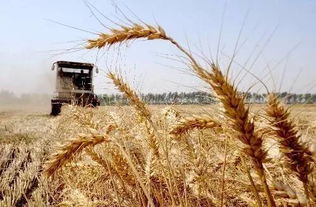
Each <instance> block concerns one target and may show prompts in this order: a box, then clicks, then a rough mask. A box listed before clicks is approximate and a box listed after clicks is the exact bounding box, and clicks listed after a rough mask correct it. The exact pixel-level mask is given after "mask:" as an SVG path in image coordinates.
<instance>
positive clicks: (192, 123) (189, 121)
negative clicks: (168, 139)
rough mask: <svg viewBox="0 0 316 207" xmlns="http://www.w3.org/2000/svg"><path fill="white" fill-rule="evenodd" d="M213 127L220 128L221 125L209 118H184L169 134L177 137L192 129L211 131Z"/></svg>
mask: <svg viewBox="0 0 316 207" xmlns="http://www.w3.org/2000/svg"><path fill="white" fill-rule="evenodd" d="M215 127H221V125H220V124H219V123H218V122H216V121H214V120H213V119H211V118H209V117H198V116H193V117H186V118H183V119H181V120H179V121H178V123H177V124H176V125H175V126H174V128H173V129H172V130H171V131H170V132H169V134H171V135H174V136H177V137H179V136H181V135H183V134H185V133H188V132H189V131H191V130H193V129H211V128H215Z"/></svg>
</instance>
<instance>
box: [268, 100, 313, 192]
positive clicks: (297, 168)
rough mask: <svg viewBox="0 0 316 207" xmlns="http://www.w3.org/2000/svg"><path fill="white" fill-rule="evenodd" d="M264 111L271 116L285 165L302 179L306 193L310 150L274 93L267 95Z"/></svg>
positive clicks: (310, 163)
mask: <svg viewBox="0 0 316 207" xmlns="http://www.w3.org/2000/svg"><path fill="white" fill-rule="evenodd" d="M266 113H267V115H268V117H270V118H271V120H270V125H271V126H272V127H273V131H274V132H275V134H276V135H277V136H278V142H279V146H280V150H281V152H282V153H283V154H284V156H285V157H286V161H287V166H288V167H289V169H291V170H292V171H293V172H294V173H295V174H296V176H297V177H298V179H299V180H300V181H302V183H303V185H304V189H305V194H306V196H307V198H309V193H308V175H309V174H310V173H311V172H312V169H313V166H312V164H313V163H314V160H313V158H312V152H311V151H310V150H309V149H308V147H306V146H305V144H304V143H302V142H301V140H300V138H301V136H300V134H299V132H298V130H297V127H296V125H295V124H294V123H293V121H292V120H290V119H289V115H290V112H289V111H288V109H286V108H285V107H284V106H283V105H282V104H281V102H280V100H279V99H278V97H277V96H276V95H275V94H270V95H269V96H268V103H267V107H266Z"/></svg>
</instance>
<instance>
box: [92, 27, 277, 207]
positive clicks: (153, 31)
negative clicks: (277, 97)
mask: <svg viewBox="0 0 316 207" xmlns="http://www.w3.org/2000/svg"><path fill="white" fill-rule="evenodd" d="M139 38H147V39H161V40H167V41H169V42H170V43H172V44H173V45H175V46H176V47H177V48H178V49H179V50H180V51H181V52H182V53H183V54H184V55H185V56H186V57H187V58H188V59H189V61H190V64H191V67H192V69H193V71H194V72H195V73H196V74H197V75H198V77H199V78H201V79H202V80H203V81H205V82H206V83H208V84H209V85H210V86H211V87H212V88H213V90H214V91H215V93H216V94H217V95H218V97H219V98H220V100H221V102H222V103H223V105H224V108H225V114H226V116H227V117H229V118H230V119H231V120H232V123H233V124H232V125H233V128H234V130H235V131H236V132H237V134H238V135H237V138H238V139H239V140H240V141H241V142H242V143H244V144H245V146H246V147H245V148H244V152H245V153H246V154H247V155H248V156H249V157H250V158H251V159H252V161H253V163H254V167H255V169H256V171H257V174H258V175H259V177H260V179H261V182H262V184H263V187H264V190H265V193H266V195H267V199H268V206H271V207H274V206H276V205H275V202H274V199H273V196H272V194H271V191H270V189H269V187H268V184H267V180H266V177H265V173H264V169H263V162H264V161H265V160H266V155H267V153H266V151H265V150H264V149H263V146H262V137H261V136H260V135H259V134H258V133H256V132H255V126H254V123H253V121H251V120H250V119H249V117H248V116H249V111H248V108H247V107H246V106H245V104H244V100H243V97H242V96H240V95H239V94H238V92H237V89H236V88H235V87H234V86H233V85H232V84H230V83H229V82H228V81H227V78H226V77H225V76H224V75H223V74H222V72H221V71H220V69H219V68H218V67H217V66H215V65H212V72H208V71H206V70H205V69H204V68H203V67H201V66H200V64H199V63H198V62H197V61H196V60H195V58H194V57H193V56H192V55H191V53H190V52H188V51H187V50H186V49H184V48H183V47H182V46H181V45H180V44H178V43H177V42H176V41H175V40H174V39H173V38H171V37H169V36H167V35H166V32H165V31H164V30H163V29H162V28H161V27H158V28H154V27H152V26H149V25H146V26H141V25H138V24H134V26H133V27H122V28H121V30H112V33H111V34H104V33H102V34H100V35H99V37H98V38H97V39H95V40H88V45H87V46H86V48H87V49H92V48H102V47H105V46H111V45H113V44H116V43H122V42H124V41H128V40H131V39H139ZM110 78H111V75H110ZM121 87H122V89H123V88H124V87H123V86H121ZM131 95H133V94H131ZM131 97H132V96H131ZM139 109H141V108H139Z"/></svg>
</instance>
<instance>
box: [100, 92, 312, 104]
mask: <svg viewBox="0 0 316 207" xmlns="http://www.w3.org/2000/svg"><path fill="white" fill-rule="evenodd" d="M245 95H246V101H247V102H248V103H265V102H266V97H267V94H260V93H246V94H245ZM278 96H279V97H280V98H281V99H283V100H284V102H285V103H287V104H298V103H308V104H312V103H316V94H311V93H305V94H296V93H288V92H282V93H278ZM141 97H142V100H143V101H144V102H146V103H147V104H212V103H216V99H215V97H214V96H212V95H211V94H210V93H206V92H169V93H156V94H154V93H148V94H142V95H141ZM99 99H100V101H101V105H113V104H127V103H128V101H127V98H126V97H124V96H123V95H121V94H102V95H99Z"/></svg>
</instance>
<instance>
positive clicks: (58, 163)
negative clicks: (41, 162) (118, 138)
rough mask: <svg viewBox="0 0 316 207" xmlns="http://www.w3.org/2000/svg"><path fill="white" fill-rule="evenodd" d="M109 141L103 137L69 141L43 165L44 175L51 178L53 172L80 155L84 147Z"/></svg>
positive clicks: (85, 137) (83, 136) (84, 137)
mask: <svg viewBox="0 0 316 207" xmlns="http://www.w3.org/2000/svg"><path fill="white" fill-rule="evenodd" d="M108 140H109V139H108V138H107V137H105V136H96V135H93V136H85V135H82V136H79V137H77V138H75V139H72V140H69V141H68V143H66V144H64V145H62V146H61V147H60V149H59V150H58V151H57V152H56V153H54V154H53V155H52V156H51V158H50V159H49V160H48V161H47V162H46V163H45V173H46V175H48V176H52V175H54V174H55V172H56V171H57V170H58V169H60V168H61V167H62V166H64V165H65V164H66V163H68V162H70V161H71V160H72V159H73V158H74V157H75V156H76V155H78V154H80V153H81V152H82V151H83V150H84V149H85V148H86V147H89V146H94V145H97V144H100V143H103V142H106V141H108Z"/></svg>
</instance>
